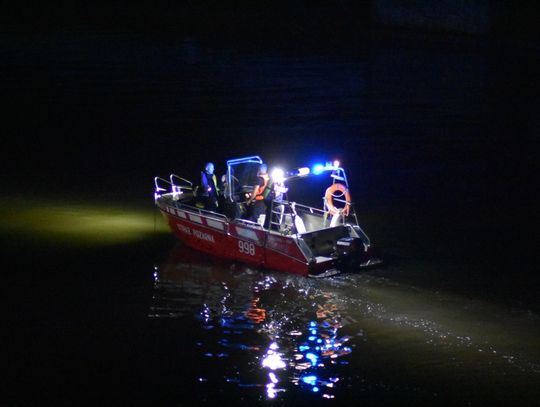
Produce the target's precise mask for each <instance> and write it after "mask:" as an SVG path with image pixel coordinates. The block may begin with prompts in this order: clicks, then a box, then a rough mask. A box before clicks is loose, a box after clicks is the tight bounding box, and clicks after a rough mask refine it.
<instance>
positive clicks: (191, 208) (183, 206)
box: [175, 201, 227, 221]
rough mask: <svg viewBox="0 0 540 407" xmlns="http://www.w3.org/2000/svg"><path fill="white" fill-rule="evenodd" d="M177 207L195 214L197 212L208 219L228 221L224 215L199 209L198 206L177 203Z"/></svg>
mask: <svg viewBox="0 0 540 407" xmlns="http://www.w3.org/2000/svg"><path fill="white" fill-rule="evenodd" d="M175 203H176V207H177V208H178V209H188V210H190V211H193V212H197V213H198V214H199V215H204V216H206V217H214V218H215V219H218V220H222V221H227V216H225V215H223V214H222V213H217V212H213V211H209V210H207V209H201V208H197V207H196V206H192V205H188V204H185V203H178V201H175Z"/></svg>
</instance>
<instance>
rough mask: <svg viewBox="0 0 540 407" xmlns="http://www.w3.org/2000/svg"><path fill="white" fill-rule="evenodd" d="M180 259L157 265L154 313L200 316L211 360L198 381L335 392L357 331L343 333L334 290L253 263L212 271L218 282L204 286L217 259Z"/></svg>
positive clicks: (281, 392)
mask: <svg viewBox="0 0 540 407" xmlns="http://www.w3.org/2000/svg"><path fill="white" fill-rule="evenodd" d="M174 267H175V269H174V270H171V269H167V268H165V269H163V268H162V269H158V270H156V271H154V292H155V295H154V302H153V304H152V307H151V313H150V316H151V317H154V318H171V317H172V318H177V317H186V316H189V314H191V315H192V317H194V318H196V319H197V320H198V321H199V322H200V326H201V330H200V332H199V333H198V337H197V339H194V340H196V341H197V346H198V348H199V349H200V354H201V359H203V360H204V362H203V363H201V366H199V367H197V369H195V371H194V375H195V376H196V377H194V379H193V381H194V382H197V383H198V384H199V385H201V386H203V387H205V388H211V387H213V388H214V390H215V389H216V388H222V387H223V386H225V387H230V386H236V387H237V388H238V389H242V391H243V392H246V393H248V394H251V396H252V397H256V394H259V396H260V395H261V394H262V395H264V397H265V398H266V399H269V400H270V399H275V398H279V397H281V396H283V397H285V395H286V394H288V393H291V392H295V393H298V392H300V393H306V392H307V393H309V394H312V395H316V397H318V398H334V397H335V387H336V386H338V385H339V381H340V377H339V375H340V372H339V366H340V364H346V359H347V356H348V355H349V354H350V353H351V352H352V348H351V347H348V346H345V343H346V342H347V341H348V340H349V339H350V337H346V336H340V329H341V328H342V322H341V316H340V314H339V310H338V309H337V307H336V305H335V304H334V303H333V302H332V296H331V295H328V294H325V293H322V292H318V290H315V289H314V288H313V287H312V286H311V281H310V280H307V279H304V278H302V277H294V276H293V277H285V278H281V277H283V276H281V275H280V276H279V277H280V278H279V279H278V278H276V277H273V276H271V275H265V274H262V273H260V272H255V271H253V270H250V269H248V268H242V270H235V271H230V274H228V275H220V276H213V277H218V278H216V279H215V280H213V279H212V278H211V279H210V280H209V281H211V280H213V282H214V284H212V285H209V286H206V287H203V286H202V282H203V281H204V280H205V279H207V278H208V277H212V276H211V274H212V273H213V272H215V270H213V269H212V267H209V266H208V267H207V266H205V265H204V264H197V265H196V266H194V265H193V264H191V265H189V264H182V263H178V264H176V265H175V266H174ZM221 278H223V280H221V281H220V279H221ZM197 302H200V303H199V304H197ZM209 391H212V390H209Z"/></svg>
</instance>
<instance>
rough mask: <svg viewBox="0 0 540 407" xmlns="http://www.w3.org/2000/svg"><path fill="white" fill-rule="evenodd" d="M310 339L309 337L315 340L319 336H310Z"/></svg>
mask: <svg viewBox="0 0 540 407" xmlns="http://www.w3.org/2000/svg"><path fill="white" fill-rule="evenodd" d="M308 339H309V340H310V341H314V340H315V339H317V337H316V336H310V337H309V338H308Z"/></svg>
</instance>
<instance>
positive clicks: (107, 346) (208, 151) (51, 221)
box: [0, 0, 540, 405]
mask: <svg viewBox="0 0 540 407" xmlns="http://www.w3.org/2000/svg"><path fill="white" fill-rule="evenodd" d="M402 3H410V4H406V5H405V4H402ZM455 3H457V4H455ZM539 17H540V15H539V13H538V11H537V10H536V8H534V7H532V6H529V5H527V4H526V3H522V4H519V5H516V4H513V3H512V2H510V1H490V0H475V1H471V2H469V3H467V2H449V1H444V0H437V1H427V0H426V1H416V2H412V3H411V2H399V1H393V0H372V1H365V2H354V1H338V2H324V1H312V2H307V1H295V0H293V1H260V2H248V1H206V2H196V1H179V2H173V1H156V2H152V3H147V4H137V5H135V4H132V3H131V2H124V1H112V2H104V3H103V4H99V3H95V2H91V3H88V4H84V5H82V4H76V3H73V2H67V1H65V2H56V3H55V4H54V5H45V4H41V5H34V6H33V7H31V6H29V5H27V6H24V5H20V4H16V3H15V2H12V3H11V4H5V5H3V6H2V11H1V12H0V27H1V29H0V44H1V46H0V73H1V76H0V81H1V84H0V86H1V89H2V95H3V96H4V97H3V99H4V103H3V107H2V111H3V114H2V135H3V137H2V140H3V148H2V150H1V157H2V162H3V168H4V170H3V171H2V174H1V180H2V193H0V214H1V216H2V226H0V228H1V230H0V236H2V246H3V248H4V250H3V252H4V256H3V258H4V262H3V271H4V277H5V280H4V286H5V288H6V291H7V296H6V297H5V298H6V305H5V309H4V311H5V313H6V314H7V315H8V325H7V327H6V328H7V329H6V331H7V346H6V347H5V350H6V351H7V353H8V355H9V356H8V357H7V368H8V371H9V374H8V376H9V379H8V380H9V382H8V387H9V390H8V391H5V392H4V394H3V396H2V398H1V399H0V400H3V402H4V404H6V405H35V404H44V403H45V402H54V403H56V404H57V405H68V404H69V405H73V404H77V405H80V404H87V403H88V404H92V405H96V404H99V405H119V404H128V405H149V404H153V405H204V404H210V405H211V404H212V403H215V402H217V401H220V402H221V401H222V402H227V403H231V404H234V405H236V404H240V405H256V404H261V405H266V404H268V405H274V404H275V405H308V404H318V403H321V404H323V403H324V404H329V403H333V404H337V405H345V404H350V403H352V402H354V403H355V404H358V403H361V402H362V403H363V404H367V405H380V404H382V405H384V404H387V403H394V404H398V405H401V404H404V405H405V404H413V403H414V404H435V403H437V404H471V405H481V404H486V403H489V402H493V401H500V400H504V401H505V402H515V401H517V402H521V403H523V404H528V405H533V404H538V397H540V392H539V391H538V388H540V346H539V344H540V325H539V324H538V322H539V321H540V304H539V302H538V298H537V289H538V287H539V282H540V279H539V278H538V273H537V271H536V268H537V267H536V264H537V262H536V260H537V258H538V254H537V252H538V250H537V247H538V243H539V239H538V230H537V229H538V226H537V221H536V218H537V217H538V216H537V213H538V202H537V197H536V196H537V195H538V179H537V174H538V171H537V167H538V166H537V163H536V161H537V159H538V153H537V150H538V138H539V136H540V120H539V118H540V96H539V95H540V30H539V25H538V21H539ZM252 154H258V155H260V156H261V157H263V158H264V159H265V160H266V161H267V162H268V163H269V164H270V165H279V166H284V167H300V166H304V165H313V164H314V163H316V162H317V161H320V160H323V161H324V160H332V159H334V158H339V159H340V160H341V162H342V163H343V165H344V166H345V167H346V168H347V170H348V175H349V178H350V183H351V191H352V194H353V196H354V200H355V203H356V206H357V210H358V212H359V214H360V217H361V224H362V226H363V227H364V228H365V230H366V232H367V233H368V234H369V236H370V237H371V239H372V241H373V242H374V243H375V245H376V246H377V247H378V249H379V250H380V251H381V253H382V256H383V257H384V260H385V265H384V267H381V268H379V269H374V270H370V271H368V272H363V273H358V274H347V275H344V276H338V277H336V278H334V279H328V280H324V281H322V280H321V281H312V280H305V279H301V278H296V277H291V276H289V275H287V274H286V273H278V272H275V271H272V270H252V269H249V268H244V267H243V266H241V265H234V264H223V263H221V262H217V261H214V260H211V259H208V258H205V257H204V256H201V255H198V254H197V253H193V252H190V251H189V250H187V249H186V248H185V247H182V246H181V245H178V243H177V242H176V241H175V240H174V238H173V237H172V236H171V235H170V234H169V233H168V230H167V228H166V227H165V225H164V224H163V222H162V220H161V218H160V217H159V215H158V214H156V210H155V208H154V202H153V199H152V196H153V192H154V191H153V187H154V185H153V179H154V177H155V176H158V175H159V176H165V177H167V176H168V174H170V173H171V172H174V173H176V174H179V175H182V176H185V177H187V178H189V179H193V180H197V177H198V174H199V171H200V170H201V169H202V167H203V165H204V163H206V162H207V161H213V162H215V163H216V167H217V172H218V173H220V174H221V173H222V172H224V171H225V166H224V163H225V161H226V160H227V159H230V158H235V157H241V156H245V155H252ZM156 270H161V271H162V272H163V275H166V276H167V278H166V279H165V280H161V281H157V280H156V278H155V271H156ZM167 273H169V274H167ZM253 304H256V305H257V307H259V308H257V309H263V310H264V311H265V315H266V316H267V319H266V320H265V321H263V322H257V323H255V324H254V323H252V322H250V323H248V322H249V321H247V322H246V321H245V318H244V317H245V312H246V311H245V310H246V307H250V306H251V307H252V306H253ZM313 321H317V327H318V329H319V331H317V335H320V337H321V338H323V339H324V338H326V339H328V338H331V339H332V340H334V339H335V342H336V343H338V342H339V344H340V345H339V346H341V347H340V348H339V349H337V348H336V349H337V350H335V353H334V355H335V356H332V357H330V356H328V355H326V356H325V357H324V358H323V356H321V358H320V365H319V366H318V370H317V369H314V368H313V366H312V368H311V369H306V368H305V366H304V365H302V363H301V357H300V356H298V355H299V352H300V351H299V349H302V346H304V345H303V344H302V342H301V341H302V338H304V336H302V335H303V334H302V332H304V331H306V332H307V331H308V329H309V330H313V328H312V327H313V326H314V325H313ZM308 327H309V328H308ZM5 336H6V335H5ZM334 336H335V338H334ZM272 341H281V342H280V351H281V352H282V353H281V355H282V357H283V358H284V360H286V361H287V368H285V369H284V370H283V371H282V372H281V371H280V372H281V373H280V375H281V376H279V375H278V376H279V377H278V379H279V380H278V382H272V383H273V384H272V385H271V388H272V389H273V388H274V385H275V386H277V387H276V388H279V391H278V392H277V393H272V392H270V391H269V390H268V389H269V387H268V384H267V383H266V381H268V380H270V379H271V380H274V379H275V378H276V376H275V375H274V376H271V375H270V376H267V375H266V373H265V371H263V370H261V368H260V365H261V360H262V358H263V357H264V354H265V351H266V349H269V348H268V346H269V343H271V342H272ZM276 343H277V342H276ZM345 343H347V345H344V344H345ZM336 346H337V345H336ZM277 373H278V371H276V374H277ZM308 373H309V376H307V374H308ZM268 377H270V379H268ZM313 377H316V379H313ZM338 379H339V380H338ZM265 380H266V381H265ZM276 380H277V379H276ZM319 388H320V389H323V388H324V389H326V390H324V391H323V390H319ZM327 399H331V400H327Z"/></svg>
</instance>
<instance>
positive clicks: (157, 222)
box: [0, 199, 168, 246]
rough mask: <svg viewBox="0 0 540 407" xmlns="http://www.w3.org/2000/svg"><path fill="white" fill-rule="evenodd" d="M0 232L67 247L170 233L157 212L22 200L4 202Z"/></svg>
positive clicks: (120, 241) (112, 206) (3, 200)
mask: <svg viewBox="0 0 540 407" xmlns="http://www.w3.org/2000/svg"><path fill="white" fill-rule="evenodd" d="M0 202H1V203H0V218H1V219H2V222H0V232H1V233H8V234H11V235H17V236H20V237H27V238H32V239H42V240H43V241H44V242H49V243H61V244H67V245H85V246H86V245H92V246H100V245H115V244H121V243H129V242H133V241H137V240H140V239H143V238H145V237H148V236H150V235H151V234H154V233H163V232H166V231H167V230H168V229H167V226H166V225H165V223H164V221H163V219H162V217H161V215H159V214H158V213H156V211H157V209H150V207H149V208H133V207H127V206H126V207H122V206H121V205H105V204H99V203H84V204H83V203H76V202H65V201H63V202H54V201H37V200H21V199H2V200H1V201H0Z"/></svg>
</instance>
